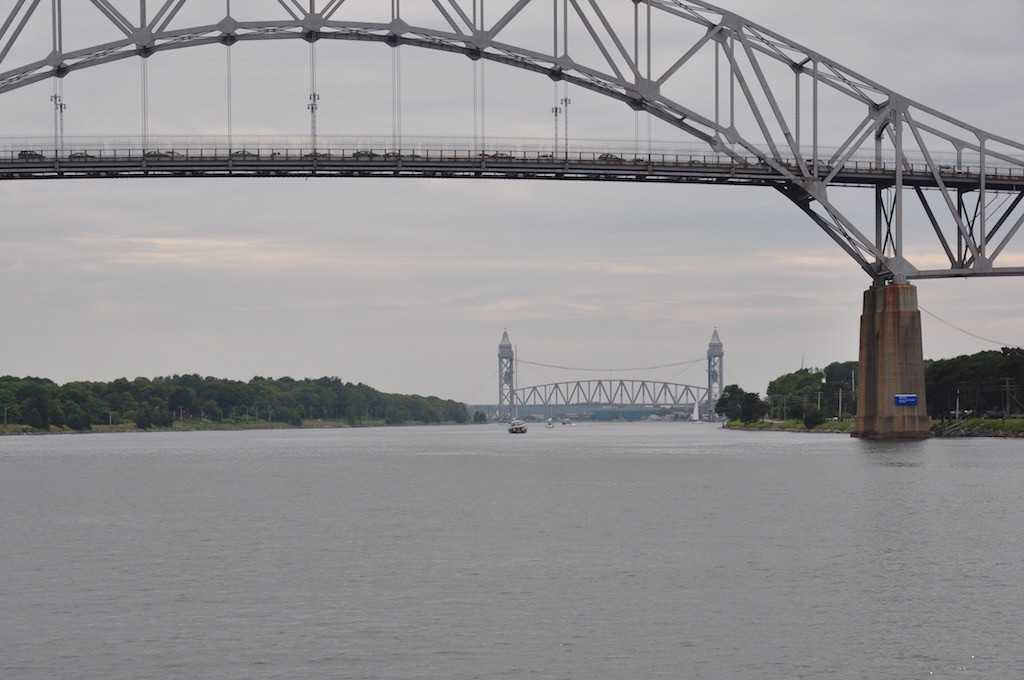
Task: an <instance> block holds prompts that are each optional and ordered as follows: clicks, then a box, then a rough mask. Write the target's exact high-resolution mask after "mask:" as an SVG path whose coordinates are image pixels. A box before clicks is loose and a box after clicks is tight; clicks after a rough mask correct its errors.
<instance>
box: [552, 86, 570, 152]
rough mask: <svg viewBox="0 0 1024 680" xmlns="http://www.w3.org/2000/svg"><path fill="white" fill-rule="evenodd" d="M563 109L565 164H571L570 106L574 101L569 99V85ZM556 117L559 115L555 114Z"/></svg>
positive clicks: (566, 88) (566, 89)
mask: <svg viewBox="0 0 1024 680" xmlns="http://www.w3.org/2000/svg"><path fill="white" fill-rule="evenodd" d="M561 104H562V108H563V109H564V110H565V162H566V163H568V162H569V104H572V100H571V99H569V85H568V84H566V86H565V97H563V98H562V102H561ZM555 115H556V116H557V115H558V114H555Z"/></svg>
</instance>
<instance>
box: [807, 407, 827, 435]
mask: <svg viewBox="0 0 1024 680" xmlns="http://www.w3.org/2000/svg"><path fill="white" fill-rule="evenodd" d="M823 422H825V414H824V413H822V412H821V411H820V410H819V409H818V408H817V407H816V406H812V407H810V408H808V409H807V410H806V411H804V427H806V428H807V429H808V430H813V429H814V428H816V427H817V426H818V425H821V424H822V423H823Z"/></svg>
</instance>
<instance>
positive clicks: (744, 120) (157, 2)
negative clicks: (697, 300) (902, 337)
mask: <svg viewBox="0 0 1024 680" xmlns="http://www.w3.org/2000/svg"><path fill="white" fill-rule="evenodd" d="M123 4H124V3H115V0H77V1H76V2H75V3H70V2H65V1H64V0H48V1H47V2H43V1H42V0H14V1H13V5H9V6H10V7H11V8H10V9H9V10H8V11H7V13H6V16H4V15H2V14H0V95H2V94H3V93H6V92H11V91H13V90H17V89H19V88H23V87H25V86H28V85H31V84H33V83H39V82H42V81H45V80H47V79H51V78H52V79H55V82H56V81H59V80H60V79H63V78H65V77H68V76H69V75H71V74H73V73H74V72H76V71H79V70H82V69H87V68H91V67H95V66H99V65H102V64H107V63H110V62H113V61H118V60H123V59H128V58H136V57H141V58H143V59H148V58H151V57H153V56H154V55H157V54H159V53H161V52H165V51H169V50H177V49H184V48H189V47H195V46H202V45H211V44H222V45H225V46H228V47H230V46H231V45H233V44H235V43H238V42H247V41H265V40H287V39H299V40H305V41H307V42H309V43H311V44H315V43H317V42H318V41H321V40H349V41H373V42H379V43H384V44H387V45H390V46H392V47H399V46H403V45H407V46H413V47H418V48H426V49H431V50H441V51H446V52H452V53H459V54H463V55H465V56H467V57H469V58H470V59H473V60H485V61H491V62H497V63H501V64H505V65H508V66H512V67H515V68H519V69H525V70H528V71H532V72H535V73H538V74H543V75H546V76H548V77H550V78H551V79H552V80H554V81H556V82H557V81H564V82H566V83H571V84H572V85H574V86H578V87H581V88H585V89H587V90H590V91H593V92H597V93H599V94H601V95H604V96H606V97H610V98H612V99H615V100H618V101H620V102H622V103H623V104H625V105H627V106H628V107H630V108H632V109H633V110H635V111H641V112H647V113H648V114H650V115H651V116H653V117H654V118H656V119H659V120H661V121H664V122H665V123H667V124H668V125H670V126H672V127H673V128H676V129H677V130H680V131H682V132H684V133H685V134H687V135H689V136H690V137H692V138H693V139H696V140H699V141H700V142H702V143H703V144H705V145H706V146H707V148H708V150H709V151H710V152H711V153H712V154H713V155H715V156H716V157H718V158H720V159H722V160H723V161H724V163H725V165H726V167H729V166H730V164H736V165H739V166H743V167H745V166H746V165H747V164H748V163H749V160H750V159H751V158H753V159H755V162H756V164H757V166H758V170H759V173H754V174H751V173H749V172H743V171H739V172H727V173H720V174H718V175H706V174H705V175H699V176H697V177H695V181H698V180H699V181H720V182H722V183H747V184H750V183H757V184H761V185H768V186H772V187H774V188H776V189H777V190H778V191H779V192H780V193H782V194H783V195H784V196H785V197H786V198H787V199H788V200H790V201H792V202H793V203H794V204H795V205H796V206H797V207H798V208H799V209H800V210H801V211H802V212H803V213H804V214H805V215H806V216H807V217H808V218H810V220H811V221H812V222H813V223H814V224H816V225H817V226H818V227H819V228H820V229H821V230H822V231H823V232H824V233H825V234H826V235H827V236H828V237H830V238H831V239H832V240H833V241H834V242H835V243H836V244H837V245H838V246H839V247H840V248H841V249H842V250H843V251H844V252H846V253H847V255H849V256H850V257H851V258H852V259H853V260H854V261H855V262H856V263H857V264H858V265H859V266H860V267H861V268H862V269H863V270H864V271H865V272H866V273H867V274H868V275H869V276H871V277H872V279H873V280H875V281H878V282H881V281H889V280H894V281H906V280H908V279H920V278H936V277H963V276H993V275H1024V267H1020V266H1012V265H1011V266H1003V265H1002V262H1003V260H1004V259H1005V252H1006V251H1007V246H1008V245H1009V244H1010V242H1011V241H1012V240H1013V239H1014V237H1015V236H1016V235H1017V234H1018V232H1019V230H1020V228H1021V226H1022V225H1024V205H1022V202H1024V145H1022V144H1020V143H1018V142H1015V141H1013V140H1010V139H1007V138H1005V137H1001V136H998V135H994V134H990V133H988V132H985V131H983V130H980V129H978V128H976V127H973V126H971V125H968V124H966V123H963V122H961V121H958V120H956V119H955V118H953V117H951V116H949V115H946V114H944V113H942V112H940V111H937V110H935V109H932V108H930V107H927V106H925V105H922V104H919V103H916V102H914V101H912V100H910V99H908V98H906V97H904V96H901V95H899V94H898V93H896V92H893V91H891V90H889V89H887V88H885V87H883V86H881V85H879V84H877V83H876V82H874V81H871V80H869V79H867V78H864V77H863V76H860V75H858V74H857V73H855V72H853V71H851V70H850V69H848V68H846V67H844V66H842V65H840V64H838V63H836V62H834V61H833V60H830V59H828V58H827V57H825V56H823V55H821V54H819V53H817V52H815V51H813V50H810V49H807V48H805V47H803V46H801V45H798V44H796V43H795V42H793V41H791V40H788V39H786V38H785V37H783V36H782V35H780V34H778V33H775V32H773V31H771V30H769V29H767V28H764V27H762V26H759V25H757V24H755V23H753V22H750V21H748V20H746V19H744V18H742V17H740V16H737V15H735V14H733V13H731V12H729V11H726V10H723V9H721V8H718V7H716V6H715V5H712V4H710V3H708V2H704V1H703V0H634V1H633V2H622V3H617V4H610V3H602V5H599V4H598V3H597V2H595V1H594V0H589V1H588V2H584V1H582V0H492V1H491V2H488V1H487V0H406V2H404V3H403V2H400V0H392V1H391V2H387V3H386V2H372V3H367V2H363V3H356V2H346V0H320V1H317V0H308V2H307V1H306V0H303V2H299V0H276V2H275V1H274V0H266V1H265V2H261V3H256V2H237V1H236V2H235V3H234V7H233V8H232V5H231V3H230V0H225V2H224V3H223V4H221V3H217V2H211V1H210V0H139V2H138V8H139V11H138V14H137V15H136V14H135V13H134V11H133V12H132V13H131V16H129V14H128V13H126V12H124V11H123V10H122V9H120V8H119V7H120V6H123ZM129 4H131V3H129ZM221 8H223V11H222V9H221ZM83 17H84V18H85V19H88V21H80V20H79V19H80V18H83ZM40 25H41V26H40ZM81 26H89V27H91V30H79V28H80V27H81ZM100 35H102V36H105V37H104V38H100V39H97V36H100ZM528 36H534V37H533V38H528ZM535 36H544V37H542V38H540V39H538V38H536V37H535ZM19 60H21V61H19ZM694 83H700V84H702V86H701V87H700V88H699V89H695V88H694V87H693V84H694ZM698 91H699V92H703V93H704V94H703V95H701V96H697V95H692V94H690V93H693V92H698ZM55 115H56V114H55ZM826 135H827V136H828V138H829V139H831V140H842V141H839V142H838V143H833V144H832V145H830V146H826V145H825V143H824V140H823V137H824V136H826ZM567 148H568V147H567ZM858 163H864V164H865V166H864V167H865V168H866V170H865V171H863V172H852V171H851V168H852V167H854V166H855V165H856V164H858ZM27 174H31V173H27ZM12 176H15V175H12ZM17 176H22V175H17ZM554 176H555V175H552V177H554ZM645 177H646V176H645V175H643V174H642V173H638V175H637V179H638V181H639V180H643V179H644V178H645ZM846 186H854V187H861V188H867V189H870V190H872V191H862V192H860V193H861V194H863V195H865V196H867V197H870V206H871V209H870V210H869V212H873V214H874V215H875V220H874V221H875V223H874V225H871V226H865V225H863V224H857V223H855V220H854V219H853V218H852V217H851V216H850V214H851V213H850V212H849V209H848V208H846V207H841V203H840V202H839V201H837V199H836V192H835V189H837V188H840V187H846ZM911 206H913V208H914V210H915V214H916V215H917V216H918V223H917V226H920V227H922V228H921V229H919V230H918V231H920V232H924V234H925V238H927V239H929V240H931V239H933V240H931V246H932V247H933V248H936V252H937V254H938V256H939V258H940V259H941V260H942V262H943V266H939V267H932V268H924V267H918V266H915V265H914V264H913V263H912V262H911V261H910V260H909V259H908V258H907V256H906V252H907V248H906V244H905V236H906V235H907V232H906V230H905V228H904V227H905V224H906V223H907V222H908V220H909V219H910V218H909V212H910V210H911ZM872 227H873V228H872ZM1001 258H1002V259H1001Z"/></svg>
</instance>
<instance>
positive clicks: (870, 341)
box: [853, 283, 931, 439]
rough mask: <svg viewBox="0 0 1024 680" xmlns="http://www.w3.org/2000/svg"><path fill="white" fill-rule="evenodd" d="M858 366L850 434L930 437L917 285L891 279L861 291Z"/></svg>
mask: <svg viewBox="0 0 1024 680" xmlns="http://www.w3.org/2000/svg"><path fill="white" fill-rule="evenodd" d="M859 368H860V370H859V376H858V379H859V381H860V384H859V385H858V386H857V387H858V392H857V395H858V397H857V421H856V424H855V426H854V430H853V436H854V437H863V438H867V439H925V438H927V437H930V436H931V432H930V431H929V428H928V425H929V418H928V410H927V404H926V401H925V393H924V354H923V350H922V348H921V312H920V310H919V309H918V307H917V288H916V287H914V286H913V285H911V284H909V283H890V284H889V285H880V286H872V287H871V288H869V289H868V290H867V291H865V293H864V313H863V314H862V315H861V317H860V367H859Z"/></svg>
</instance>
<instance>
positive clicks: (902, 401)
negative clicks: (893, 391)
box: [896, 394, 917, 406]
mask: <svg viewBox="0 0 1024 680" xmlns="http://www.w3.org/2000/svg"><path fill="white" fill-rule="evenodd" d="M896 405H897V406H917V395H916V394H897V395H896Z"/></svg>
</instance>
